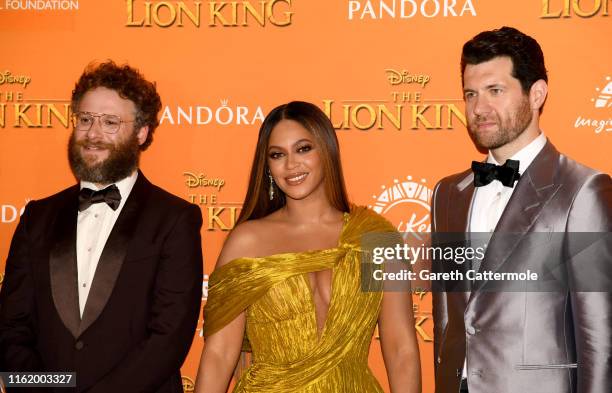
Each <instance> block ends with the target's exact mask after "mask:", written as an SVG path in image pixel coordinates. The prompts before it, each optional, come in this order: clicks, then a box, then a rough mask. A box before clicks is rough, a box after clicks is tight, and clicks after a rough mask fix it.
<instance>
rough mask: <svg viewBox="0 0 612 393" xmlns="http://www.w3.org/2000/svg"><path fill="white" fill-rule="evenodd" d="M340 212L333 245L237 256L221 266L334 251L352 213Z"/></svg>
mask: <svg viewBox="0 0 612 393" xmlns="http://www.w3.org/2000/svg"><path fill="white" fill-rule="evenodd" d="M342 214H343V215H342V228H341V229H340V236H339V237H338V243H337V244H336V246H335V247H332V248H320V249H313V250H304V251H285V252H278V253H274V254H270V255H265V256H260V257H239V258H235V259H232V260H231V261H229V262H228V263H226V264H225V265H223V266H222V267H225V266H230V265H233V264H235V263H237V262H238V261H261V260H265V259H283V258H284V257H287V256H289V255H308V254H319V253H325V252H333V251H336V250H337V249H339V248H340V247H341V246H342V243H343V239H344V235H345V233H346V229H347V227H348V224H349V222H350V221H351V218H352V213H349V212H343V213H342Z"/></svg>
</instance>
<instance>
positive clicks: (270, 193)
mask: <svg viewBox="0 0 612 393" xmlns="http://www.w3.org/2000/svg"><path fill="white" fill-rule="evenodd" d="M268 177H269V178H270V190H269V191H268V194H269V195H270V200H273V199H274V178H273V177H272V174H271V173H270V172H268Z"/></svg>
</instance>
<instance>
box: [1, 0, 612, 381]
mask: <svg viewBox="0 0 612 393" xmlns="http://www.w3.org/2000/svg"><path fill="white" fill-rule="evenodd" d="M611 12H612V1H610V0H514V1H495V0H331V1H330V0H244V1H194V0H186V1H158V0H150V1H143V0H127V1H123V0H113V1H94V0H50V1H45V0H31V1H26V0H0V42H1V49H0V51H1V55H0V185H1V188H0V219H1V222H0V285H1V282H2V279H3V271H4V263H5V260H6V256H7V254H8V248H9V244H10V240H11V237H12V234H13V232H14V230H15V227H16V225H17V223H18V221H19V216H20V214H21V213H22V211H23V208H24V206H25V204H26V203H27V202H28V201H30V200H33V199H37V198H42V197H45V196H47V195H50V194H53V193H55V192H57V191H59V190H61V189H63V188H65V187H67V186H69V185H71V184H74V181H75V180H74V178H73V177H72V175H71V172H70V170H69V167H68V163H67V159H66V146H67V140H68V136H69V133H70V124H69V118H70V110H69V98H70V93H71V91H72V88H73V87H74V83H75V82H76V80H77V78H78V77H79V75H80V74H81V72H82V71H83V69H84V67H85V66H86V65H87V64H88V63H90V62H92V61H102V60H106V59H113V60H115V61H116V62H118V63H126V62H127V63H129V64H130V65H132V66H134V67H136V68H138V69H140V70H141V71H142V72H143V73H144V75H145V76H146V77H147V78H148V79H149V80H154V81H156V83H157V86H158V89H159V91H160V94H161V96H162V101H163V108H162V112H161V114H160V116H161V125H160V127H159V129H158V130H157V131H156V134H155V140H154V143H153V145H152V146H151V147H150V148H149V150H147V151H146V152H145V153H144V154H143V157H142V163H141V166H142V170H143V172H144V173H145V174H146V176H147V177H148V178H149V179H150V180H152V181H153V182H154V183H156V184H158V185H160V186H161V187H163V188H165V189H167V190H169V191H170V192H173V193H174V194H176V195H179V196H181V197H183V198H184V199H186V200H188V201H191V202H193V203H195V204H197V205H199V206H200V207H201V209H202V214H203V216H204V226H203V228H202V239H203V240H202V246H203V249H204V257H205V261H204V262H205V269H204V270H205V273H206V275H205V276H204V277H203V280H202V303H203V304H204V303H205V302H206V296H207V282H208V274H210V272H211V271H212V269H213V267H214V265H215V260H216V258H217V256H218V254H219V251H220V248H221V245H222V243H223V240H224V239H225V237H226V236H227V233H228V231H229V230H231V229H232V227H233V225H234V222H235V220H236V218H237V217H238V214H239V212H240V208H241V204H242V201H243V198H244V194H245V191H246V183H247V176H248V172H249V169H250V164H251V159H252V155H253V152H254V148H255V142H256V139H257V132H258V129H259V127H260V125H261V123H262V120H263V118H264V117H265V115H266V113H268V112H269V111H270V110H271V109H272V108H274V107H275V106H277V105H279V104H281V103H285V102H288V101H290V100H305V101H310V102H313V103H315V104H316V105H318V106H319V107H320V108H322V109H323V110H324V111H325V112H326V113H327V114H328V116H329V117H330V118H331V120H332V123H333V124H334V126H335V128H336V129H337V135H338V137H339V139H340V143H341V152H342V160H343V165H344V169H345V175H346V180H347V187H348V190H349V194H350V197H351V199H352V200H353V201H354V202H355V203H357V204H361V205H368V206H370V207H371V208H372V209H374V210H376V211H377V212H379V213H381V214H383V215H384V216H385V217H387V218H388V219H389V220H391V221H392V222H393V223H394V224H395V225H396V226H397V228H398V229H399V230H401V231H412V232H426V231H429V229H430V217H429V214H430V210H429V203H430V198H431V194H432V189H433V187H434V186H435V184H436V182H437V181H438V180H439V179H440V178H442V177H444V176H446V175H448V174H450V173H454V172H457V171H461V170H464V169H465V168H467V167H468V166H469V164H470V162H471V161H472V160H474V159H481V158H482V157H483V155H482V153H479V152H478V151H477V150H476V149H475V147H474V145H473V144H472V142H471V141H470V139H469V137H468V136H467V131H466V128H465V123H466V122H465V115H464V106H463V102H462V93H461V78H460V69H459V57H460V53H461V47H462V45H463V43H464V42H465V41H467V40H468V39H470V38H471V37H473V36H474V35H475V34H477V33H478V32H480V31H482V30H490V29H493V28H498V27H501V26H502V25H509V26H514V27H516V28H518V29H519V30H522V31H524V32H526V33H527V34H530V35H532V36H533V37H534V38H536V39H537V40H538V41H539V42H540V44H541V46H542V48H543V50H544V53H545V57H546V61H547V68H548V70H549V73H550V76H549V77H550V83H549V98H548V101H547V104H546V108H545V111H544V113H543V118H542V129H543V130H544V132H545V134H546V135H547V136H548V137H549V138H550V140H551V141H552V142H553V143H554V144H555V145H556V147H557V148H558V149H559V150H561V151H562V152H564V153H566V154H567V155H569V156H571V157H573V158H575V159H577V160H579V161H581V162H583V163H585V164H587V165H589V166H592V167H594V168H597V169H599V170H602V171H605V172H608V173H610V172H612V161H611V160H610V151H611V147H612V132H611V131H612V51H611V42H612V41H611V37H612V18H611V17H610V13H611ZM413 296H414V310H413V312H414V315H415V321H416V331H417V334H418V338H419V344H420V349H421V360H422V368H423V378H424V382H423V385H424V390H423V391H424V392H432V391H433V360H432V348H433V345H432V337H433V334H432V328H433V323H432V319H431V294H430V293H415V294H414V295H413ZM201 327H202V321H201V320H200V323H199V325H198V330H197V332H196V334H195V336H194V340H193V346H192V349H191V351H190V353H189V356H188V358H187V360H186V362H185V364H184V365H183V368H182V374H183V375H184V377H183V382H184V388H185V391H190V390H192V389H193V382H194V379H195V375H196V370H197V365H198V362H199V357H200V353H201V351H202V347H203V345H204V344H203V339H202V335H201ZM370 366H371V368H372V369H373V371H374V373H375V374H376V376H377V377H378V379H379V380H380V382H381V384H382V385H383V386H384V387H385V389H386V390H387V391H388V386H387V381H386V374H385V370H384V365H383V361H382V355H381V352H380V345H379V342H378V339H377V337H375V338H374V339H373V345H372V347H371V353H370Z"/></svg>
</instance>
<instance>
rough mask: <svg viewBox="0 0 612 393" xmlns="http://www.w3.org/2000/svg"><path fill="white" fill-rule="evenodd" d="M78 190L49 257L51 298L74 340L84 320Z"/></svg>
mask: <svg viewBox="0 0 612 393" xmlns="http://www.w3.org/2000/svg"><path fill="white" fill-rule="evenodd" d="M77 194H78V187H77V186H75V187H74V191H73V193H71V194H70V196H69V197H68V200H67V203H66V204H65V205H64V207H63V208H61V209H60V211H59V212H58V216H57V217H58V218H57V221H56V223H55V230H54V234H53V239H54V241H53V244H54V245H53V246H52V248H51V250H50V253H49V278H50V281H51V296H52V298H53V303H54V304H55V308H56V310H57V313H58V314H59V317H60V319H61V320H62V322H63V323H64V325H65V326H66V328H67V329H68V330H69V331H70V333H72V335H73V336H74V337H78V332H79V324H80V323H81V317H80V314H79V294H78V287H77V285H78V283H77V256H76V226H77V214H78V213H77V211H78V208H77Z"/></svg>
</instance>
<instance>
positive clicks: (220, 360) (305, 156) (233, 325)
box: [196, 102, 420, 393]
mask: <svg viewBox="0 0 612 393" xmlns="http://www.w3.org/2000/svg"><path fill="white" fill-rule="evenodd" d="M393 231H394V228H393V226H392V225H391V224H390V223H389V222H388V221H386V220H385V219H383V218H382V217H380V216H379V215H377V214H376V213H374V212H372V211H370V210H368V209H366V208H363V207H356V206H351V205H350V204H349V202H348V199H347V195H346V190H345V186H344V178H343V175H342V168H341V164H340V154H339V149H338V140H337V138H336V134H335V130H334V129H333V126H332V124H331V122H330V120H329V119H328V118H327V116H325V114H324V113H323V112H322V111H321V110H320V109H319V108H317V107H316V106H315V105H312V104H309V103H305V102H290V103H288V104H285V105H281V106H279V107H277V108H275V109H274V110H273V111H272V112H271V113H270V114H269V115H268V116H267V117H266V119H265V120H264V122H263V124H262V126H261V129H260V131H259V138H258V141H257V147H256V150H255V157H254V161H253V166H252V169H251V175H250V180H249V185H248V191H247V195H246V198H245V202H244V205H243V210H242V212H241V214H240V217H239V218H238V221H237V225H236V227H235V229H234V230H233V231H232V232H231V233H230V235H229V237H228V238H227V241H226V242H225V245H224V247H223V250H222V251H221V254H220V256H219V260H218V261H217V266H216V268H215V271H214V272H213V273H212V275H211V277H210V281H209V290H208V300H207V303H206V306H205V308H204V336H205V339H206V343H205V346H204V351H203V353H202V358H201V360H200V367H199V371H198V377H197V384H196V392H198V393H217V392H219V393H221V392H226V390H227V387H228V384H229V381H230V379H231V376H232V372H233V370H234V368H235V366H236V363H237V361H238V358H239V356H240V351H241V348H242V346H243V337H244V335H245V332H246V339H245V340H244V343H245V344H246V345H248V346H250V349H251V350H252V359H253V363H252V365H251V366H250V367H249V368H248V369H247V370H246V371H245V372H244V374H243V375H242V377H241V378H240V380H239V381H238V382H237V384H236V386H235V388H234V392H240V393H242V392H244V393H246V392H253V393H260V392H274V393H328V392H329V393H331V392H346V393H348V392H351V393H353V392H359V393H378V392H382V391H383V390H382V388H381V386H380V385H379V383H378V382H377V381H376V379H375V378H374V376H373V375H372V373H371V371H370V369H369V368H368V364H367V362H368V352H369V347H370V342H371V340H372V335H373V332H374V329H375V326H376V323H377V322H378V326H379V333H380V337H381V346H382V352H383V357H384V362H385V366H386V369H387V375H388V380H389V385H390V387H391V392H393V393H400V392H409V393H415V392H419V391H420V363H419V352H418V346H417V342H416V335H415V329H414V320H413V316H412V297H411V294H410V293H409V292H407V291H404V292H385V293H383V292H382V291H363V290H362V288H361V281H360V258H361V253H362V251H361V250H360V241H361V236H362V235H363V234H365V233H369V232H393Z"/></svg>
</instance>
